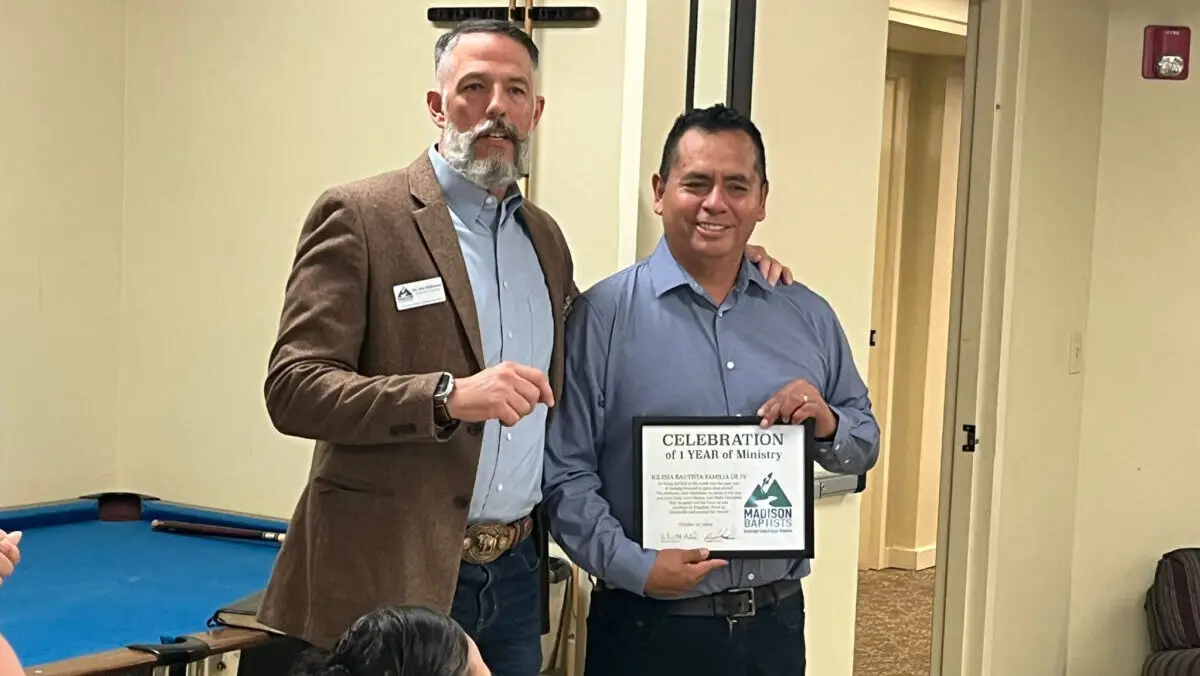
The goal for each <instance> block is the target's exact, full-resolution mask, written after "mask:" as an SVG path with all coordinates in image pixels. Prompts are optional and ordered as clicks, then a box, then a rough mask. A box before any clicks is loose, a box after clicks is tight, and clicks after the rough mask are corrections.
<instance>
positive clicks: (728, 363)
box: [725, 361, 733, 371]
mask: <svg viewBox="0 0 1200 676" xmlns="http://www.w3.org/2000/svg"><path fill="white" fill-rule="evenodd" d="M725 368H727V369H729V370H730V371H732V370H733V362H731V361H727V362H725Z"/></svg>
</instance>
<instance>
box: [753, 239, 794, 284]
mask: <svg viewBox="0 0 1200 676" xmlns="http://www.w3.org/2000/svg"><path fill="white" fill-rule="evenodd" d="M746 256H747V257H748V258H749V259H750V262H751V263H758V271H759V272H761V273H762V275H763V277H766V278H767V283H768V284H770V285H771V286H775V284H776V282H778V281H779V280H780V278H782V279H783V283H784V284H791V283H792V271H791V270H789V269H788V267H787V266H786V265H784V264H782V263H780V262H779V261H777V260H775V259H774V258H771V257H770V256H769V255H767V250H766V249H764V248H763V247H761V246H758V245H757V244H747V245H746Z"/></svg>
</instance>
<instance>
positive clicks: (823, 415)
mask: <svg viewBox="0 0 1200 676" xmlns="http://www.w3.org/2000/svg"><path fill="white" fill-rule="evenodd" d="M758 417H760V418H762V426H763V427H770V426H771V425H772V424H774V423H775V422H776V421H778V422H782V423H799V422H804V421H805V420H807V419H809V418H812V419H813V420H815V421H816V423H817V429H816V434H815V436H816V437H817V438H818V439H826V438H829V437H831V436H833V433H834V432H836V431H837V424H838V420H837V416H836V415H834V414H833V411H832V410H830V408H829V405H828V404H826V403H825V400H824V399H822V398H821V393H820V392H817V388H815V387H813V386H812V385H810V384H809V383H808V381H807V380H803V379H801V380H793V381H792V382H790V383H788V384H787V385H784V386H783V389H781V390H779V391H778V392H776V393H775V396H773V397H771V398H770V399H768V400H767V403H765V404H763V405H762V406H761V407H760V408H759V409H758Z"/></svg>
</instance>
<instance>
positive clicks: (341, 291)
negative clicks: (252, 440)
mask: <svg viewBox="0 0 1200 676" xmlns="http://www.w3.org/2000/svg"><path fill="white" fill-rule="evenodd" d="M537 58H538V50H537V48H536V47H535V46H534V43H533V41H532V40H531V39H530V38H529V36H528V35H526V34H525V33H524V32H523V31H521V30H520V29H519V28H516V27H514V26H512V25H510V24H508V23H507V22H502V21H472V22H464V23H462V24H460V25H458V26H457V27H456V28H455V29H454V30H452V31H450V32H449V33H447V34H446V35H444V36H442V37H441V38H440V39H439V40H438V42H437V45H436V47H435V50H434V61H435V67H436V74H437V78H438V83H439V87H438V88H436V89H434V90H433V91H430V92H429V94H428V101H427V103H428V107H429V111H430V114H431V116H432V118H433V120H434V122H435V123H436V124H437V126H438V127H440V128H441V129H442V134H441V137H440V140H439V142H438V143H437V144H435V145H434V146H432V147H431V148H428V149H427V150H426V152H422V153H421V154H420V156H418V157H417V158H416V159H415V160H414V161H413V162H412V163H411V164H410V165H409V166H408V167H407V168H404V169H400V170H397V171H393V172H389V173H384V174H382V175H378V176H374V177H370V178H366V179H363V180H359V181H356V182H352V183H349V184H347V185H342V186H339V187H335V188H332V189H330V190H328V191H326V192H325V193H324V194H323V195H321V197H320V198H319V199H318V200H317V203H316V204H315V206H314V207H313V208H312V210H311V212H310V213H309V215H308V217H307V219H306V220H305V222H304V225H303V228H302V232H301V235H300V241H299V245H298V247H297V251H296V255H295V260H294V263H293V268H292V272H291V275H290V277H289V279H288V283H287V289H286V295H285V298H284V304H283V312H282V318H281V321H280V327H279V335H278V339H277V342H276V343H275V346H274V349H273V350H272V352H271V357H270V366H269V373H268V376H267V380H266V386H265V394H266V402H267V409H268V411H269V413H270V417H271V420H272V421H273V423H274V425H275V426H276V427H277V429H279V430H280V431H281V432H283V433H285V434H289V435H293V436H297V437H303V438H308V439H313V440H315V442H316V447H315V452H314V457H313V461H312V469H311V471H310V475H309V479H308V483H307V485H306V486H305V488H304V490H303V493H302V495H301V496H300V499H299V503H298V504H297V506H296V509H295V512H294V515H293V517H292V521H291V525H290V528H289V532H288V538H287V541H286V543H285V544H284V546H283V548H282V550H281V552H280V554H279V559H278V561H277V563H276V566H275V570H274V572H273V575H272V579H271V582H270V585H269V586H268V588H267V591H266V593H265V595H264V599H263V602H262V606H261V608H260V610H259V619H260V621H262V622H263V623H264V624H266V625H267V626H270V627H272V628H274V629H277V630H280V631H282V632H284V633H286V634H288V635H290V636H293V637H296V638H299V639H302V640H303V641H305V642H307V643H309V644H312V645H315V646H317V647H320V648H326V649H327V648H329V647H331V646H332V644H333V642H334V641H335V640H336V638H337V637H338V635H339V634H341V633H342V632H343V631H344V630H345V629H346V628H347V627H349V626H350V624H351V623H353V622H354V620H356V619H358V618H359V617H360V616H362V615H364V614H366V613H367V612H369V611H371V610H373V609H375V608H377V607H380V606H386V605H396V604H420V605H426V606H429V607H431V608H434V609H437V610H440V611H442V612H445V613H449V614H450V615H451V616H452V617H454V619H455V620H457V621H458V622H459V623H460V624H461V625H462V626H463V627H464V628H465V629H466V631H467V632H468V634H470V635H471V636H472V638H474V639H475V641H476V643H477V644H478V646H479V649H480V652H481V654H482V655H483V659H484V661H486V662H487V663H488V665H489V666H490V667H491V669H492V670H493V671H494V672H495V673H496V674H498V675H505V676H534V675H535V674H537V673H538V672H539V671H540V668H541V661H542V660H541V643H540V641H541V635H542V634H543V633H544V632H545V631H546V630H547V629H548V627H549V611H548V606H547V597H548V590H547V586H548V582H547V580H548V575H547V559H548V556H547V552H548V549H547V544H548V538H547V537H546V535H545V528H544V526H543V524H542V520H541V519H540V518H539V515H538V506H539V503H540V501H541V479H542V459H543V445H544V443H543V442H544V434H545V428H546V421H547V419H548V416H549V415H550V411H551V410H552V407H553V406H554V402H555V400H556V398H557V395H558V393H559V392H560V391H561V388H562V379H563V358H562V349H563V348H562V329H563V318H564V314H565V312H566V310H567V308H568V307H569V306H570V303H571V300H572V299H573V297H574V296H575V295H576V294H577V289H576V286H575V283H574V281H573V278H574V269H573V265H572V261H571V254H570V251H569V250H568V248H567V242H566V240H565V238H564V237H563V234H562V231H561V230H560V229H559V227H558V225H557V223H555V221H554V219H553V218H551V217H550V216H549V215H548V214H547V213H546V212H544V211H542V210H541V209H539V208H538V207H536V206H534V205H533V204H531V203H530V202H529V201H528V200H524V199H523V198H522V196H521V195H520V193H519V191H518V189H517V180H518V178H519V177H520V176H521V175H522V174H523V173H524V172H525V171H526V170H527V167H528V165H529V143H528V139H529V136H530V134H531V133H532V132H533V130H534V128H535V127H536V126H537V123H538V120H539V119H540V117H541V114H542V108H543V105H544V100H543V98H542V97H541V96H539V95H538V93H537V88H536V82H535V72H536V68H537ZM579 190H580V191H586V190H587V186H579ZM753 249H754V250H753V251H752V257H753V259H754V260H757V261H758V262H759V265H760V267H761V269H762V270H763V272H764V274H766V275H767V276H768V278H769V279H770V280H771V281H772V282H775V281H776V280H778V279H779V278H780V277H783V278H784V279H785V281H790V273H789V272H788V271H787V270H786V268H783V267H782V266H780V265H779V264H778V262H776V261H774V260H773V259H771V258H770V257H769V256H767V255H766V252H765V251H763V250H762V249H761V248H759V247H754V248H753Z"/></svg>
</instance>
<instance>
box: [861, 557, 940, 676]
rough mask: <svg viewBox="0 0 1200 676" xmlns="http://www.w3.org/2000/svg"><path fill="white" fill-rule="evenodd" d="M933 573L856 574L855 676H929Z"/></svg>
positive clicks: (885, 572)
mask: <svg viewBox="0 0 1200 676" xmlns="http://www.w3.org/2000/svg"><path fill="white" fill-rule="evenodd" d="M933 582H934V569H933V568H927V569H925V570H921V571H912V570H895V569H888V570H864V571H859V573H858V623H857V626H856V627H855V637H854V676H928V674H929V650H930V646H931V644H932V640H933V639H932V637H933Z"/></svg>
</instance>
